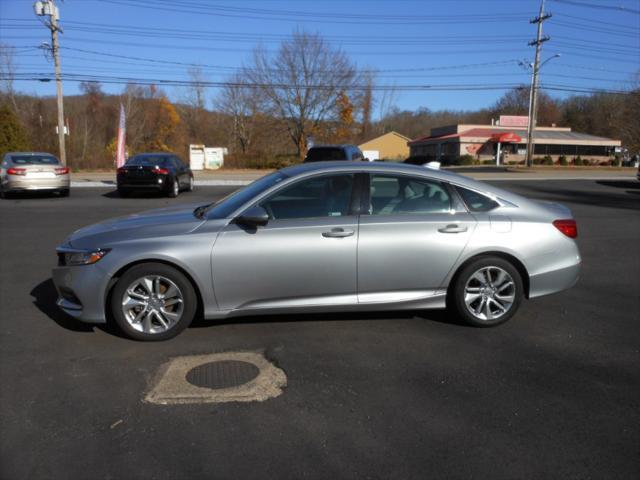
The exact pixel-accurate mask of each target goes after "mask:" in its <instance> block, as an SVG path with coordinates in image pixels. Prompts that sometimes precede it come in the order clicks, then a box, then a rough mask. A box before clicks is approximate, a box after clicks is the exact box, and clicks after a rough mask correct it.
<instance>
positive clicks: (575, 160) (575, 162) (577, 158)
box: [573, 155, 584, 166]
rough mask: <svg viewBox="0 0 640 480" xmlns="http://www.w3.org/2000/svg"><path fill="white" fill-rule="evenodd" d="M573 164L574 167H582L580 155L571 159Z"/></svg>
mask: <svg viewBox="0 0 640 480" xmlns="http://www.w3.org/2000/svg"><path fill="white" fill-rule="evenodd" d="M573 164H574V165H576V166H581V165H584V162H583V161H582V157H581V156H580V155H578V156H577V157H575V158H574V159H573Z"/></svg>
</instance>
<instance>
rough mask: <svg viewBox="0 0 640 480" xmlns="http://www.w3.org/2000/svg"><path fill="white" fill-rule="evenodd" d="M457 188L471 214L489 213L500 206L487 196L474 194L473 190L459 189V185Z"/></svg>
mask: <svg viewBox="0 0 640 480" xmlns="http://www.w3.org/2000/svg"><path fill="white" fill-rule="evenodd" d="M455 188H456V191H457V192H458V194H459V195H460V196H461V197H462V200H463V201H464V203H465V205H466V206H467V208H468V209H469V211H471V212H488V211H489V210H493V209H494V208H497V207H499V206H500V204H499V203H498V202H496V201H495V200H493V199H491V198H489V197H487V196H486V195H482V194H480V193H478V192H474V191H473V190H468V189H466V188H462V187H458V186H457V185H456V187H455Z"/></svg>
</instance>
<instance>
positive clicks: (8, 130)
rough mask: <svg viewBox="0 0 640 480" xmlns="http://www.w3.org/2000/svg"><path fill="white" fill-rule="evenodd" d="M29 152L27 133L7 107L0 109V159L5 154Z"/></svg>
mask: <svg viewBox="0 0 640 480" xmlns="http://www.w3.org/2000/svg"><path fill="white" fill-rule="evenodd" d="M25 150H29V140H28V138H27V132H26V130H25V129H24V127H23V126H22V124H21V123H20V120H18V117H17V116H16V114H15V113H14V112H13V110H11V109H10V108H9V107H8V106H6V105H5V106H2V107H0V159H1V158H2V157H4V154H5V153H7V152H20V151H25Z"/></svg>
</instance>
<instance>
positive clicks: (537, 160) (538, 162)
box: [533, 157, 542, 165]
mask: <svg viewBox="0 0 640 480" xmlns="http://www.w3.org/2000/svg"><path fill="white" fill-rule="evenodd" d="M533 164H534V165H542V158H541V157H534V158H533Z"/></svg>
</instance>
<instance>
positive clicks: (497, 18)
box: [100, 0, 526, 25]
mask: <svg viewBox="0 0 640 480" xmlns="http://www.w3.org/2000/svg"><path fill="white" fill-rule="evenodd" d="M100 1H102V2H104V3H110V4H114V5H123V6H128V7H135V8H153V10H156V11H157V10H161V11H168V12H177V13H183V14H192V13H195V14H198V15H207V16H215V17H232V18H243V19H251V20H275V21H286V22H300V21H305V22H307V23H332V24H347V25H390V24H393V25H429V24H441V25H451V24H464V23H469V24H471V23H473V24H476V23H503V22H504V21H519V20H523V19H525V18H526V17H524V16H523V15H521V14H502V15H499V14H498V15H460V16H458V15H456V16H451V15H442V16H440V17H435V16H423V17H420V16H405V17H403V18H398V19H393V18H389V17H388V16H386V15H380V16H378V17H376V18H377V19H373V18H367V17H362V15H356V14H353V15H355V16H349V15H348V14H344V13H341V14H340V15H337V14H331V15H330V16H329V17H327V18H321V17H316V18H307V17H296V16H291V15H288V16H287V14H282V13H276V12H278V11H275V10H274V11H272V12H271V13H269V14H264V13H263V14H249V13H243V12H248V9H244V8H242V9H236V10H231V8H233V7H224V8H223V7H219V6H214V5H202V4H199V5H194V4H189V3H188V2H178V1H171V2H169V3H165V2H162V1H161V0H156V2H155V3H153V4H149V3H147V2H145V3H144V4H143V3H137V2H135V1H133V0H100ZM163 5H165V6H163ZM166 5H169V6H166ZM175 6H179V7H181V8H172V7H175ZM253 10H256V9H253ZM305 13H306V12H305ZM275 15H280V16H275ZM322 17H324V14H322ZM340 18H352V19H351V20H340ZM360 18H362V21H358V19H360Z"/></svg>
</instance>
